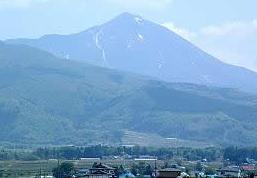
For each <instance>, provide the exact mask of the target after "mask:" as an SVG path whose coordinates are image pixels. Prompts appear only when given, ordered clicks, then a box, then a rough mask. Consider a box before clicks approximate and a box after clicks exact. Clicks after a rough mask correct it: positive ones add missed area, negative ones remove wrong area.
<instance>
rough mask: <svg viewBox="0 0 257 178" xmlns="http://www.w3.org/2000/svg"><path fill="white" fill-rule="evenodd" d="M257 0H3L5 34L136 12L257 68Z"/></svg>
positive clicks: (34, 33) (62, 29)
mask: <svg viewBox="0 0 257 178" xmlns="http://www.w3.org/2000/svg"><path fill="white" fill-rule="evenodd" d="M256 9H257V0H0V39H2V40H4V39H7V38H18V37H25V38H35V37H39V36H42V35H44V34H52V33H58V34H69V33H74V32H79V31H83V30H85V29H87V28H88V27H91V26H94V25H97V24H101V23H103V22H105V21H107V20H109V19H111V18H113V17H115V16H116V15H118V14H120V13H122V12H125V11H126V12H131V13H134V14H138V15H141V16H142V17H144V18H146V19H149V20H152V21H154V22H156V23H159V24H162V25H165V26H166V27H168V28H170V29H171V30H173V31H175V32H176V33H178V34H180V35H182V36H183V37H184V38H186V39H188V40H189V41H191V42H193V43H194V44H196V45H198V46H199V47H201V48H202V49H204V50H205V51H207V52H209V53H211V54H212V55H214V56H216V57H218V58H220V59H221V60H223V61H225V62H228V63H232V64H236V65H241V66H245V67H248V68H250V69H252V70H256V71H257V10H256Z"/></svg>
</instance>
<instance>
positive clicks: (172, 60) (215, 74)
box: [6, 13, 257, 93]
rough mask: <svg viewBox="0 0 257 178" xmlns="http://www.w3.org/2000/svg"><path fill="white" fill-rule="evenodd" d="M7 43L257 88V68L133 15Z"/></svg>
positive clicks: (170, 78) (171, 78) (171, 76)
mask: <svg viewBox="0 0 257 178" xmlns="http://www.w3.org/2000/svg"><path fill="white" fill-rule="evenodd" d="M6 42H7V43H10V44H15V43H17V44H26V45H29V46H33V47H37V48H40V49H43V50H46V51H48V52H50V53H52V54H55V55H57V56H59V57H62V58H66V59H69V60H78V61H83V62H87V63H91V64H94V65H98V66H103V67H108V68H111V69H117V70H121V71H128V72H133V73H137V74H142V75H148V76H151V77H154V78H156V79H159V80H163V81H166V82H184V83H195V84H200V85H210V86H217V87H230V88H236V89H240V90H244V91H247V92H253V93H256V91H257V74H256V73H255V72H253V71H251V70H248V69H245V68H243V67H238V66H233V65H229V64H226V63H224V62H222V61H220V60H218V59H217V58H215V57H213V56H211V55H209V54H207V53H206V52H204V51H202V50H201V49H199V48H198V47H196V46H195V45H193V44H192V43H190V42H188V41H187V40H185V39H183V38H182V37H180V36H179V35H177V34H176V33H174V32H172V31H170V30H168V29H167V28H165V27H163V26H161V25H159V24H156V23H153V22H151V21H148V20H145V19H143V18H142V17H140V16H135V15H131V14H129V13H123V14H121V15H119V16H118V17H116V18H114V19H112V20H110V21H108V22H106V23H104V24H103V25H98V26H95V27H92V28H89V29H88V30H85V31H82V32H80V33H76V34H72V35H50V36H49V35H47V36H44V37H42V38H40V39H34V40H28V39H20V40H15V39H14V40H8V41H6Z"/></svg>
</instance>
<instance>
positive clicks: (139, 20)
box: [113, 12, 144, 23]
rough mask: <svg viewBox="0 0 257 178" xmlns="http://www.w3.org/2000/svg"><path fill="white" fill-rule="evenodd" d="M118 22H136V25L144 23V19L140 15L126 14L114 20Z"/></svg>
mask: <svg viewBox="0 0 257 178" xmlns="http://www.w3.org/2000/svg"><path fill="white" fill-rule="evenodd" d="M113 20H114V21H115V20H118V21H134V22H136V23H142V22H143V21H144V19H143V18H142V17H141V16H139V15H134V14H131V13H128V12H124V13H122V14H120V15H118V16H117V17H116V18H114V19H113Z"/></svg>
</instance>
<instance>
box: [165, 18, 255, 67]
mask: <svg viewBox="0 0 257 178" xmlns="http://www.w3.org/2000/svg"><path fill="white" fill-rule="evenodd" d="M162 25H163V26H165V27H166V28H168V29H170V30H171V31H173V32H175V33H177V34H178V35H180V36H182V37H183V38H185V39H187V40H188V41H190V42H191V43H193V44H195V45H197V46H198V47H200V48H201V49H203V50H204V51H206V52H208V53H209V54H211V55H213V56H215V57H217V58H218V59H220V60H222V61H223V62H226V63H229V64H234V65H238V66H243V67H246V68H248V69H251V70H254V71H257V53H256V51H257V20H252V21H248V22H247V21H241V22H240V21H239V22H230V23H224V24H221V25H216V26H215V25H210V26H206V27H203V28H201V29H199V30H197V31H195V32H192V31H190V30H188V29H185V28H182V27H178V26H176V25H175V24H174V23H172V22H167V23H163V24H162Z"/></svg>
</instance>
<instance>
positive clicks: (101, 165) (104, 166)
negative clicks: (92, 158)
mask: <svg viewBox="0 0 257 178" xmlns="http://www.w3.org/2000/svg"><path fill="white" fill-rule="evenodd" d="M92 169H110V170H114V168H113V167H110V166H108V165H106V164H102V163H99V164H97V165H95V166H94V167H92V168H91V170H92Z"/></svg>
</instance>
